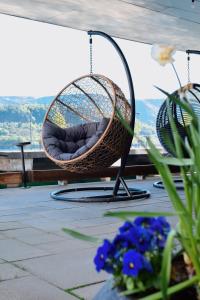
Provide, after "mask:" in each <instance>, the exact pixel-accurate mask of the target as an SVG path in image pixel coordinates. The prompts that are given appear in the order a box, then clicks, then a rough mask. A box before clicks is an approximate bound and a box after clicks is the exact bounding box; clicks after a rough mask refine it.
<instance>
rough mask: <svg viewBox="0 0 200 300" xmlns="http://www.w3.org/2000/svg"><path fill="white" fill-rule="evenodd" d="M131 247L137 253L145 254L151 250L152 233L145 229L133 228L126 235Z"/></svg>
mask: <svg viewBox="0 0 200 300" xmlns="http://www.w3.org/2000/svg"><path fill="white" fill-rule="evenodd" d="M127 236H128V239H129V241H130V242H131V245H132V246H133V247H135V248H136V249H137V250H138V251H139V252H142V253H144V252H146V251H149V250H150V249H151V239H152V233H151V231H149V230H147V229H146V228H143V227H139V226H134V227H133V228H131V230H130V231H129V233H128V234H127Z"/></svg>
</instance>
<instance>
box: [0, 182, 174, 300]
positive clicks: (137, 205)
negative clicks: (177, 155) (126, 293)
mask: <svg viewBox="0 0 200 300" xmlns="http://www.w3.org/2000/svg"><path fill="white" fill-rule="evenodd" d="M153 181H155V180H145V181H133V180H129V181H128V185H129V186H130V187H135V188H147V189H149V190H150V192H151V193H152V194H151V197H150V198H149V199H145V200H144V199H143V200H135V201H127V202H123V201H121V202H112V203H68V202H64V201H54V200H52V199H51V198H50V192H52V191H54V190H55V189H60V188H61V187H58V186H56V187H55V186H44V187H32V188H30V189H27V190H25V189H21V188H13V189H5V190H0V264H1V265H0V275H1V270H2V274H3V275H4V274H5V275H4V276H5V278H8V277H9V276H10V279H9V280H5V281H3V282H0V300H47V299H48V300H62V299H68V300H73V299H76V298H75V297H73V296H71V295H69V294H66V293H64V292H63V290H62V289H65V288H74V287H78V286H82V285H85V284H87V285H88V284H89V285H90V286H87V287H84V288H78V289H76V293H77V295H79V296H80V297H82V298H83V299H85V300H91V299H92V297H93V295H94V294H96V292H97V291H98V289H99V288H100V285H97V284H95V283H97V282H99V281H101V280H105V279H106V278H107V277H108V275H107V274H106V273H100V274H99V273H97V272H96V271H95V268H94V265H93V257H94V255H95V253H96V248H97V246H96V245H94V244H90V243H87V242H84V241H80V240H76V239H74V238H72V237H71V236H69V235H66V234H65V233H64V232H63V231H62V228H63V227H68V228H71V229H75V230H78V231H80V232H82V233H85V234H89V235H94V236H98V237H99V238H102V239H103V238H105V237H106V238H112V236H113V235H114V234H115V233H116V231H117V228H118V227H119V226H120V225H121V224H122V221H120V220H119V219H117V218H108V217H103V214H104V213H105V212H107V211H111V210H112V211H119V210H134V211H170V212H171V211H172V208H171V204H170V202H169V199H168V197H167V194H166V192H165V190H158V189H155V188H154V187H153ZM112 184H113V183H112V182H111V183H106V182H104V183H91V184H79V186H89V185H90V186H91V185H93V186H96V185H103V186H111V185H112ZM69 187H70V188H71V187H77V184H73V185H69ZM61 189H62V188H61ZM171 222H172V223H175V222H176V219H175V218H172V219H171ZM5 260H6V261H8V262H11V263H10V264H9V263H8V262H7V263H6V262H5ZM3 265H4V267H3V268H4V269H3V268H2V269H1V266H3ZM13 268H14V269H13ZM16 268H17V271H18V272H19V270H20V271H22V272H25V274H26V275H27V274H28V275H27V276H25V277H21V278H19V279H12V278H13V276H14V275H13V274H15V271H16ZM14 270H15V271H14ZM18 274H19V273H18ZM23 274H24V273H23ZM19 276H20V275H19ZM35 287H37V288H38V289H39V291H37V290H36V288H35ZM102 300H103V299H102Z"/></svg>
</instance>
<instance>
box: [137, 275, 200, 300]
mask: <svg viewBox="0 0 200 300" xmlns="http://www.w3.org/2000/svg"><path fill="white" fill-rule="evenodd" d="M198 281H200V277H199V276H193V277H192V278H190V279H188V280H185V281H183V282H181V283H178V284H176V285H174V286H172V287H170V288H168V290H167V295H172V294H174V293H176V292H179V291H181V290H184V289H186V288H188V287H189V286H191V285H193V284H195V283H196V282H198ZM160 299H163V294H162V292H157V293H154V294H152V295H149V296H146V297H143V298H140V300H160Z"/></svg>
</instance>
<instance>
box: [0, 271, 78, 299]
mask: <svg viewBox="0 0 200 300" xmlns="http://www.w3.org/2000/svg"><path fill="white" fill-rule="evenodd" d="M0 299H1V300H76V298H75V297H73V296H71V295H69V294H67V293H65V292H64V291H62V290H60V289H58V288H57V287H55V286H52V285H50V284H49V283H47V282H45V281H42V280H41V279H38V278H36V277H33V276H28V277H24V278H19V279H14V280H7V281H2V282H0Z"/></svg>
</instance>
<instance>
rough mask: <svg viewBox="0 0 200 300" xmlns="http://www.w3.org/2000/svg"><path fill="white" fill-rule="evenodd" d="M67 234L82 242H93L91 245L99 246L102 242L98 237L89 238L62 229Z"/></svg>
mask: <svg viewBox="0 0 200 300" xmlns="http://www.w3.org/2000/svg"><path fill="white" fill-rule="evenodd" d="M62 230H63V231H64V232H65V233H67V234H69V235H71V236H72V237H74V238H76V239H79V240H82V241H86V242H91V243H95V244H98V243H99V242H101V241H102V240H101V239H99V238H97V237H93V236H89V235H86V234H83V233H80V232H78V231H75V230H72V229H69V228H63V229H62Z"/></svg>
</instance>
